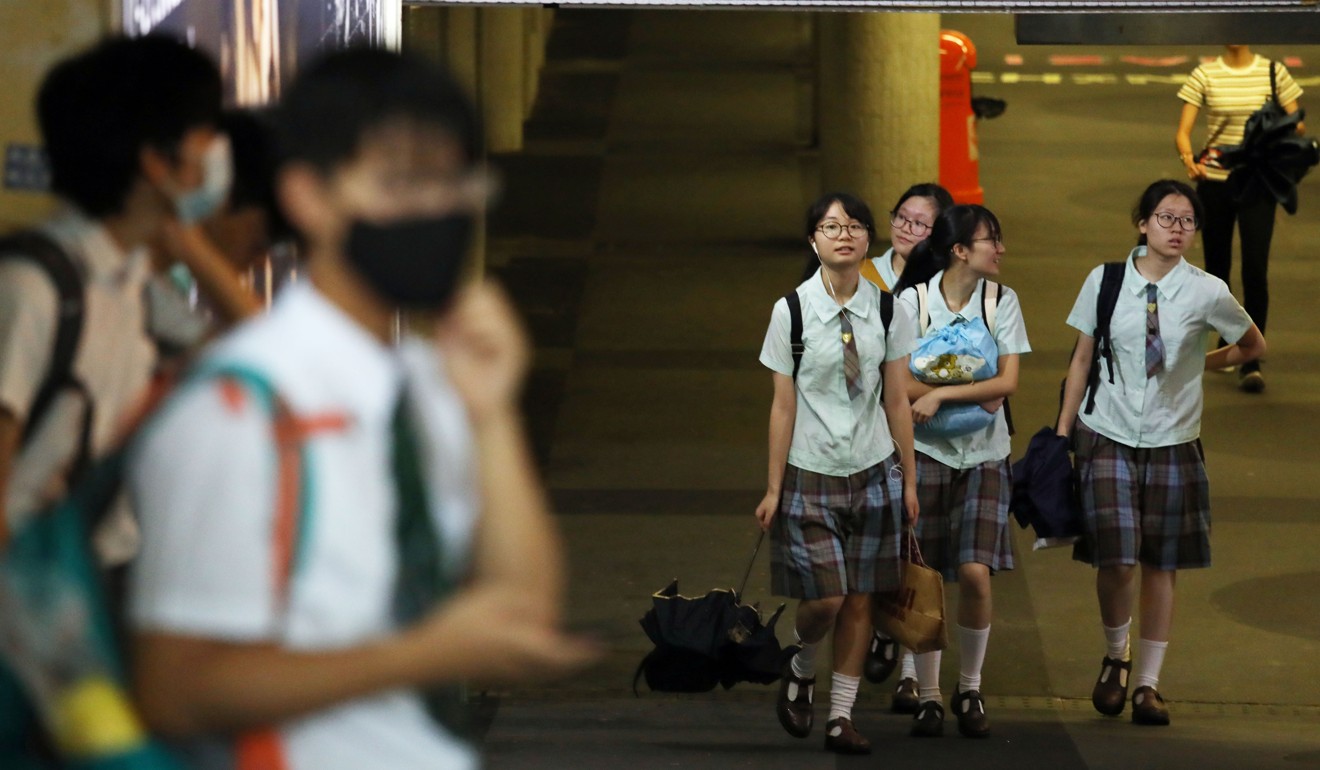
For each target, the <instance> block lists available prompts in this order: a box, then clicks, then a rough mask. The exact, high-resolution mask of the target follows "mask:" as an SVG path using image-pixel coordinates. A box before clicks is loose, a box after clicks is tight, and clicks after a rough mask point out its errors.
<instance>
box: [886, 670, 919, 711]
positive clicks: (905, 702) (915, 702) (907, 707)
mask: <svg viewBox="0 0 1320 770" xmlns="http://www.w3.org/2000/svg"><path fill="white" fill-rule="evenodd" d="M920 706H921V698H919V697H917V680H915V679H913V678H911V677H908V678H906V679H900V680H898V686H897V687H895V688H894V700H893V702H892V703H891V704H890V706H889V710H890V711H893V712H894V713H895V714H915V713H917V709H918V708H919V707H920Z"/></svg>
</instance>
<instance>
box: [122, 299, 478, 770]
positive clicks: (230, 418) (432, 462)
mask: <svg viewBox="0 0 1320 770" xmlns="http://www.w3.org/2000/svg"><path fill="white" fill-rule="evenodd" d="M222 365H237V366H242V367H245V368H249V369H253V370H256V371H258V372H261V373H262V375H263V376H265V377H266V378H267V379H268V380H270V381H271V382H272V383H273V384H274V387H275V389H276V390H277V391H278V392H279V393H280V394H281V395H282V396H283V397H284V398H285V399H286V401H287V402H288V403H289V405H290V408H291V409H292V411H293V412H294V413H295V414H296V415H297V416H298V417H299V418H301V419H303V420H304V421H306V423H307V424H308V425H309V426H313V427H310V428H309V430H310V431H311V433H310V434H309V436H308V437H307V438H306V439H305V444H304V448H305V453H306V454H305V456H306V458H307V460H306V462H307V469H308V471H307V476H306V479H307V481H306V486H305V487H304V488H303V490H302V492H303V496H304V499H305V500H306V501H307V502H306V503H305V505H304V507H303V508H302V509H301V516H302V519H303V522H304V524H303V528H304V534H303V536H302V538H301V539H300V541H299V542H300V543H301V544H302V545H301V546H300V550H299V552H298V558H297V562H296V565H297V566H296V567H295V568H294V573H293V577H292V579H291V582H290V583H289V584H288V588H287V591H288V593H287V596H288V598H287V604H286V605H285V607H284V608H283V609H282V610H281V609H279V608H278V605H277V603H276V596H277V591H278V589H280V588H281V587H280V586H276V585H275V584H274V578H273V577H272V573H273V570H272V565H273V563H274V558H275V546H274V538H273V528H272V521H273V516H274V513H273V511H274V504H275V499H276V498H275V474H276V472H277V466H276V463H275V459H274V445H273V442H272V438H271V425H270V415H269V411H268V410H267V409H266V408H265V407H263V406H261V405H260V404H259V402H257V401H256V400H255V398H253V397H250V394H247V397H243V398H236V397H235V394H234V393H233V392H232V389H230V390H229V391H227V390H226V389H225V388H224V387H223V386H222V383H220V382H217V381H216V380H206V379H202V380H200V381H194V382H193V383H191V384H186V385H184V386H183V389H182V390H181V391H180V392H179V393H178V394H176V396H175V397H173V398H172V399H171V400H170V401H169V402H168V403H167V404H166V405H165V407H164V408H163V410H162V412H161V413H160V414H159V415H158V416H157V418H155V419H153V421H152V422H151V424H149V425H148V426H147V428H146V429H145V431H144V433H143V434H142V441H141V443H140V444H139V445H138V447H137V448H136V451H135V452H134V454H133V456H132V458H131V462H130V468H129V475H128V481H129V488H130V492H131V494H132V496H133V499H134V502H135V504H136V509H137V511H138V514H139V516H140V517H141V520H142V532H143V544H142V552H141V555H140V556H139V558H138V559H137V561H136V562H135V564H134V569H133V572H132V577H131V580H130V597H129V616H130V622H131V623H132V625H133V626H134V627H135V628H137V629H140V630H158V631H165V632H169V633H178V634H184V635H191V636H197V637H201V638H207V639H218V640H226V641H232V642H236V643H259V642H275V643H278V644H280V645H281V646H283V647H285V648H287V649H291V650H305V651H311V650H332V649H338V648H344V647H349V646H355V645H361V644H367V643H370V642H371V641H372V640H373V639H376V638H379V637H381V636H384V635H386V634H390V633H393V632H394V630H395V625H396V624H395V621H394V619H393V617H392V613H391V607H392V599H393V587H394V581H395V576H396V574H397V571H398V557H397V546H396V543H395V534H394V526H395V522H394V519H395V512H396V510H397V495H396V492H395V486H394V482H393V480H392V475H391V472H390V446H391V441H390V436H391V434H390V422H391V418H392V415H393V412H394V408H395V405H396V404H397V403H398V398H399V397H400V393H402V392H404V384H405V383H406V385H407V388H406V391H407V393H408V398H409V405H410V407H412V409H411V411H412V413H413V414H414V416H415V417H416V419H417V420H418V422H417V423H415V424H416V425H417V427H418V428H419V430H418V434H419V438H420V443H421V445H422V450H423V474H424V477H425V478H426V481H427V490H428V493H429V494H428V498H429V499H428V502H429V503H430V508H431V513H432V516H433V518H434V520H435V523H436V526H437V529H438V530H439V532H440V535H441V536H440V540H441V543H442V548H443V555H442V564H443V565H445V566H446V568H447V569H448V571H449V572H450V575H451V577H452V578H454V579H455V580H456V581H457V580H458V579H459V578H461V575H462V574H463V573H464V572H465V571H466V569H467V566H468V555H469V553H470V547H471V542H472V539H473V536H474V529H475V524H476V520H477V511H478V505H479V500H478V493H477V486H476V471H475V458H474V457H473V456H472V450H471V435H470V429H469V426H468V423H467V418H466V413H465V411H464V409H463V406H462V403H461V401H460V400H459V398H458V396H457V394H456V393H455V392H454V391H453V390H452V388H451V386H450V385H449V384H448V382H447V380H446V379H445V377H444V375H443V369H442V362H441V361H440V360H439V359H438V356H437V354H436V353H434V352H433V350H432V348H431V347H430V346H428V345H425V344H423V343H421V342H420V341H412V342H407V343H405V344H404V345H403V346H402V347H401V348H398V349H395V348H390V347H387V346H385V345H382V344H380V343H379V342H378V341H376V340H375V338H373V337H371V336H370V335H369V334H368V333H367V332H366V331H365V330H363V329H362V328H361V327H359V326H358V325H356V324H355V323H354V322H352V321H351V320H350V319H349V318H348V317H347V316H346V315H344V314H343V313H342V312H340V311H339V310H338V308H337V307H335V306H334V305H332V304H331V303H330V302H328V301H327V300H326V299H324V298H323V297H322V296H321V295H320V294H319V293H317V292H316V291H315V289H314V288H312V287H311V286H308V285H299V286H294V287H291V288H289V289H287V290H286V291H285V292H283V294H282V295H281V297H280V299H279V300H278V301H277V302H276V304H275V307H274V308H273V309H272V311H271V313H270V314H269V315H267V316H264V317H261V318H258V319H255V320H253V321H250V322H249V323H247V324H245V325H243V326H240V327H239V328H238V329H237V330H236V331H235V332H234V333H233V334H231V335H230V336H228V337H226V338H223V339H222V340H221V341H220V342H218V343H217V344H216V345H215V346H214V347H213V348H212V349H211V350H209V351H208V352H207V354H206V355H205V356H204V357H203V358H202V360H201V361H200V362H199V366H200V367H201V368H202V369H206V368H209V367H215V366H222ZM244 393H245V392H244V391H241V390H240V391H239V393H238V395H240V396H242V395H244ZM317 425H320V426H323V427H321V428H317V427H314V426H317ZM277 733H278V739H279V750H280V751H281V752H282V754H283V759H284V761H285V764H284V765H282V766H284V767H288V768H290V770H337V769H339V768H343V770H350V769H353V770H356V768H362V767H389V768H400V769H402V770H412V769H417V770H420V769H421V768H436V767H445V768H449V767H454V768H471V767H475V765H476V758H475V754H474V753H473V751H472V750H471V749H470V748H469V747H468V746H467V745H465V744H463V743H461V742H460V741H458V740H456V739H455V738H453V737H452V736H450V735H449V734H448V733H447V732H445V731H443V730H441V729H440V728H438V727H437V726H436V725H435V724H434V723H433V722H432V721H431V720H430V718H429V717H428V716H427V715H426V713H425V710H424V708H423V706H422V703H421V701H420V699H419V698H418V697H417V696H416V694H414V693H413V692H411V691H403V690H400V691H391V692H383V693H379V694H376V695H371V696H367V697H363V698H361V699H358V700H353V701H349V702H346V703H342V704H339V705H337V706H334V707H332V708H328V709H325V710H323V711H320V712H317V713H313V714H310V715H307V716H305V717H302V718H300V719H298V720H295V721H293V722H290V723H286V724H284V725H281V726H280V727H279V729H278V731H277Z"/></svg>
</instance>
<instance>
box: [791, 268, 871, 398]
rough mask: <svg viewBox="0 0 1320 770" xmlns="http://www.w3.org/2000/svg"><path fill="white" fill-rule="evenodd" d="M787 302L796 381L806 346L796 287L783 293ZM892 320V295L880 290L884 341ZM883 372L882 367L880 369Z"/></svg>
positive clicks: (799, 300)
mask: <svg viewBox="0 0 1320 770" xmlns="http://www.w3.org/2000/svg"><path fill="white" fill-rule="evenodd" d="M784 301H785V302H786V303H788V344H789V350H790V351H791V352H792V353H793V381H794V382H797V376H798V370H799V369H801V368H802V354H803V353H805V352H806V350H807V346H806V344H805V343H803V342H802V299H801V298H800V297H798V293H797V289H794V290H793V291H790V292H789V293H787V294H785V295H784ZM892 320H894V295H893V294H890V293H889V292H887V291H881V292H880V323H881V324H882V325H883V326H884V329H885V341H886V343H887V342H888V341H889V322H890V321H892ZM882 372H883V369H882Z"/></svg>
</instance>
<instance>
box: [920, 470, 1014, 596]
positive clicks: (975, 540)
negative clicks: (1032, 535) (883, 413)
mask: <svg viewBox="0 0 1320 770" xmlns="http://www.w3.org/2000/svg"><path fill="white" fill-rule="evenodd" d="M1012 486H1013V483H1012V477H1011V476H1010V471H1009V465H1008V460H1007V459H1003V460H992V461H990V462H984V463H981V464H980V465H976V466H973V467H971V468H966V469H963V470H959V469H957V468H950V467H949V466H947V465H945V464H944V463H942V462H940V461H939V460H936V459H934V458H932V457H929V456H927V455H924V454H922V453H921V452H917V502H918V504H920V505H921V515H920V516H919V517H918V518H917V542H918V543H919V544H920V546H921V556H922V558H923V559H925V561H926V565H927V566H929V567H930V568H931V569H937V570H939V571H940V574H942V575H943V576H944V579H945V580H946V581H949V582H956V581H957V580H958V567H960V566H962V565H964V564H984V565H986V566H987V567H989V568H990V572H991V573H992V574H993V573H995V572H999V571H1000V570H1010V569H1013V537H1012V532H1011V530H1010V529H1009V526H1008V500H1009V495H1010V493H1011V492H1012Z"/></svg>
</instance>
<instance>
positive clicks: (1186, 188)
mask: <svg viewBox="0 0 1320 770" xmlns="http://www.w3.org/2000/svg"><path fill="white" fill-rule="evenodd" d="M1170 195H1181V196H1182V197H1184V198H1186V199H1187V201H1188V202H1189V203H1191V204H1192V216H1194V217H1196V226H1197V227H1200V226H1201V223H1202V222H1204V221H1205V209H1204V208H1203V207H1202V206H1201V199H1200V198H1198V197H1197V195H1196V191H1195V190H1193V189H1192V187H1191V185H1189V184H1186V183H1184V182H1179V181H1177V180H1176V179H1161V180H1159V181H1158V182H1154V183H1152V184H1151V186H1150V187H1147V188H1146V191H1145V192H1143V193H1142V194H1141V197H1140V198H1138V199H1137V205H1136V206H1133V207H1132V224H1133V226H1139V225H1140V224H1141V223H1142V222H1145V221H1146V220H1147V219H1150V217H1151V215H1152V214H1154V213H1155V207H1156V206H1158V205H1160V201H1162V200H1164V199H1165V198H1167V197H1169V196H1170ZM1137 245H1138V246H1145V245H1146V235H1145V234H1144V233H1141V232H1138V234H1137Z"/></svg>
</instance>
